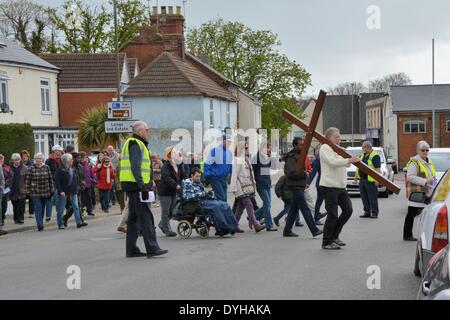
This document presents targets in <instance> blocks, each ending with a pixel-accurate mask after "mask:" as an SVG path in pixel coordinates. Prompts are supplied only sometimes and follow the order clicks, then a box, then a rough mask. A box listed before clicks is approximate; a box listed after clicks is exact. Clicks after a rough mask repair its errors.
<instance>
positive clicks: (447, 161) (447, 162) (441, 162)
mask: <svg viewBox="0 0 450 320" xmlns="http://www.w3.org/2000/svg"><path fill="white" fill-rule="evenodd" d="M430 158H431V160H433V164H434V166H435V167H436V171H440V172H445V171H447V170H448V169H450V154H449V153H434V152H433V153H430Z"/></svg>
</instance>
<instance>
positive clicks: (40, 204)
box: [31, 197, 52, 227]
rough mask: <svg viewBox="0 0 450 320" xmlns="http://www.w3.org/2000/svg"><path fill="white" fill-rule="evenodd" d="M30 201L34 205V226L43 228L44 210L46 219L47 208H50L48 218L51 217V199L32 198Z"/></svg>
mask: <svg viewBox="0 0 450 320" xmlns="http://www.w3.org/2000/svg"><path fill="white" fill-rule="evenodd" d="M31 201H33V204H34V217H35V218H36V224H37V226H38V227H43V226H44V211H45V209H46V212H47V217H49V214H48V212H49V208H50V217H51V216H52V198H51V197H48V198H46V197H32V198H31Z"/></svg>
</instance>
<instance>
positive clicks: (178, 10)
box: [177, 6, 182, 16]
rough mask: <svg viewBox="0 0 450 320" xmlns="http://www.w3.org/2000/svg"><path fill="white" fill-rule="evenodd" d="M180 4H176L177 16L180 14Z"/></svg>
mask: <svg viewBox="0 0 450 320" xmlns="http://www.w3.org/2000/svg"><path fill="white" fill-rule="evenodd" d="M181 15H182V13H181V6H177V16H181Z"/></svg>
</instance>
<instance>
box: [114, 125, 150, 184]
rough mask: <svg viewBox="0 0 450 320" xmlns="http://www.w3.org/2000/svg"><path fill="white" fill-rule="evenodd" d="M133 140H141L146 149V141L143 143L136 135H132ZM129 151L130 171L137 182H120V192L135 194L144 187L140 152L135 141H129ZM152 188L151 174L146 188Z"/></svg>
mask: <svg viewBox="0 0 450 320" xmlns="http://www.w3.org/2000/svg"><path fill="white" fill-rule="evenodd" d="M133 138H135V139H139V140H141V141H142V142H143V143H144V145H145V147H146V148H148V141H145V140H144V139H143V138H141V137H140V136H138V135H137V134H133ZM128 148H129V149H130V150H129V151H130V162H131V171H132V172H133V175H134V177H135V179H136V181H137V182H121V184H122V190H123V191H124V192H137V191H140V190H141V189H142V188H143V187H144V186H145V185H144V180H143V179H142V172H141V167H142V166H141V164H142V152H141V149H140V148H139V145H138V144H137V143H136V142H135V141H131V142H130V144H129V145H128ZM152 186H153V173H152V174H151V175H150V183H149V184H148V185H147V186H146V187H147V188H148V189H151V188H152Z"/></svg>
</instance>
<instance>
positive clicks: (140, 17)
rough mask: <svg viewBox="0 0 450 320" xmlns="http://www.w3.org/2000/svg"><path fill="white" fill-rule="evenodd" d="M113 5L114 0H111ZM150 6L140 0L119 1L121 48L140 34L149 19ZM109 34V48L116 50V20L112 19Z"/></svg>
mask: <svg viewBox="0 0 450 320" xmlns="http://www.w3.org/2000/svg"><path fill="white" fill-rule="evenodd" d="M110 3H111V6H112V0H110ZM148 10H149V9H148V7H147V6H145V5H144V4H143V3H142V2H141V1H140V0H118V1H117V30H118V33H119V48H120V47H121V46H123V45H124V44H126V43H128V42H130V41H131V40H133V39H134V38H136V37H137V36H138V35H139V29H140V28H141V26H142V25H143V24H145V23H146V22H147V21H148V19H149V18H148V15H147V12H148ZM111 22H112V23H111V25H110V30H111V31H110V32H109V34H108V48H109V50H110V51H111V52H114V51H115V39H116V38H115V32H114V21H113V20H111Z"/></svg>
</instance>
